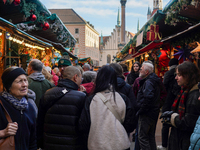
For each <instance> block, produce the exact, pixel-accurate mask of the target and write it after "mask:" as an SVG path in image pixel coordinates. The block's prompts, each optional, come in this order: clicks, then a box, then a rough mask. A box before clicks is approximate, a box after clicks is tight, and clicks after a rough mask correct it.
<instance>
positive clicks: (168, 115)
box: [160, 111, 174, 119]
mask: <svg viewBox="0 0 200 150" xmlns="http://www.w3.org/2000/svg"><path fill="white" fill-rule="evenodd" d="M173 113H174V112H173V111H165V112H164V113H162V115H161V116H160V119H161V118H169V117H170V118H171V115H172V114H173Z"/></svg>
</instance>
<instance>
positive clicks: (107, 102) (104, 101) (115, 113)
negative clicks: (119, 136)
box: [97, 93, 122, 123]
mask: <svg viewBox="0 0 200 150" xmlns="http://www.w3.org/2000/svg"><path fill="white" fill-rule="evenodd" d="M97 96H99V97H100V99H101V100H102V101H103V103H104V104H105V105H106V106H107V107H108V109H109V110H110V111H111V112H112V113H113V115H114V116H115V118H116V119H117V120H119V122H120V123H122V119H121V118H120V117H119V114H118V113H117V112H116V110H115V109H114V108H113V107H112V105H111V103H110V102H109V101H108V100H107V99H106V98H105V97H104V96H103V94H101V93H97Z"/></svg>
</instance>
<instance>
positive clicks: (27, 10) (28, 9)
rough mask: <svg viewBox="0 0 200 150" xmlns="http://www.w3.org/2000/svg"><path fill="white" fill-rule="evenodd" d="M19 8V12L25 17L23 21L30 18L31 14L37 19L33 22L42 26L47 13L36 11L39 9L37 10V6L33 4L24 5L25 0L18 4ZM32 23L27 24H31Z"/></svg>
mask: <svg viewBox="0 0 200 150" xmlns="http://www.w3.org/2000/svg"><path fill="white" fill-rule="evenodd" d="M20 6H21V12H22V13H23V14H24V15H25V19H26V20H27V19H28V18H30V16H31V15H32V14H35V15H36V16H37V19H36V21H35V22H37V23H38V25H40V24H43V23H44V22H46V21H47V19H48V18H47V17H48V16H47V15H48V14H47V13H46V12H43V11H38V10H39V9H38V8H37V7H38V6H37V4H35V3H31V2H30V3H26V1H25V0H22V2H21V3H20ZM31 22H32V21H30V22H28V23H31Z"/></svg>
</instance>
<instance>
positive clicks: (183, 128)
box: [168, 85, 200, 150]
mask: <svg viewBox="0 0 200 150" xmlns="http://www.w3.org/2000/svg"><path fill="white" fill-rule="evenodd" d="M198 97H199V89H198V87H197V85H195V86H194V87H193V88H192V89H191V90H190V92H189V93H188V95H187V97H186V100H185V114H184V116H183V118H182V119H181V120H180V119H179V116H176V117H175V120H174V123H175V125H176V127H172V129H171V133H170V138H169V145H168V146H169V149H170V150H179V149H181V150H188V148H189V145H190V136H191V134H192V132H193V130H194V127H195V124H196V121H197V119H198V117H199V116H200V101H199V100H198Z"/></svg>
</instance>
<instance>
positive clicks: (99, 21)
mask: <svg viewBox="0 0 200 150" xmlns="http://www.w3.org/2000/svg"><path fill="white" fill-rule="evenodd" d="M41 1H42V3H43V4H44V5H45V6H46V7H47V8H48V9H59V8H60V9H61V8H62V9H67V8H72V9H74V10H75V11H76V13H78V14H79V15H80V16H81V17H82V18H83V19H85V20H86V21H89V22H90V23H91V24H93V25H94V28H95V29H96V30H97V31H98V32H99V34H101V31H102V33H103V36H107V35H111V32H112V31H113V29H114V28H115V25H116V24H117V12H118V8H120V14H121V4H120V0H41ZM168 2H169V0H163V8H164V7H165V5H166V4H167V3H168ZM148 6H150V8H151V11H152V9H153V0H127V3H126V30H127V31H129V32H133V33H137V22H138V19H139V23H140V28H141V27H142V26H143V25H144V24H145V23H146V21H147V10H148ZM120 18H121V17H120Z"/></svg>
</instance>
